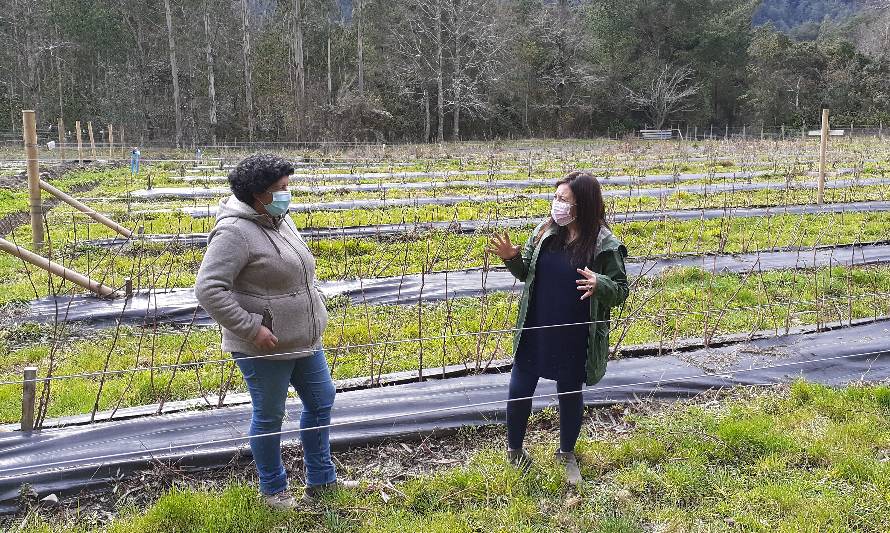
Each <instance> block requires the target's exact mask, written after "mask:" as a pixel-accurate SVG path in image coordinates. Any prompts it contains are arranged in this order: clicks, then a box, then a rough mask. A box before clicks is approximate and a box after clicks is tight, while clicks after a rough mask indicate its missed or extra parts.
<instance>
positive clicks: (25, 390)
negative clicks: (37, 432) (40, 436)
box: [21, 366, 37, 431]
mask: <svg viewBox="0 0 890 533" xmlns="http://www.w3.org/2000/svg"><path fill="white" fill-rule="evenodd" d="M22 376H23V377H24V380H22V420H21V428H22V431H33V430H34V404H35V403H36V399H37V367H34V366H26V367H25V369H24V371H23V372H22Z"/></svg>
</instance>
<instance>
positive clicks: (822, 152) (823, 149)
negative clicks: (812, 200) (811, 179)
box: [816, 109, 828, 205]
mask: <svg viewBox="0 0 890 533" xmlns="http://www.w3.org/2000/svg"><path fill="white" fill-rule="evenodd" d="M827 154H828V110H827V109H823V110H822V138H821V140H820V142H819V194H818V196H817V197H816V201H817V202H818V203H819V204H820V205H821V204H822V201H823V200H824V198H825V160H826V156H827Z"/></svg>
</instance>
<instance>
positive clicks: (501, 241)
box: [485, 232, 519, 261]
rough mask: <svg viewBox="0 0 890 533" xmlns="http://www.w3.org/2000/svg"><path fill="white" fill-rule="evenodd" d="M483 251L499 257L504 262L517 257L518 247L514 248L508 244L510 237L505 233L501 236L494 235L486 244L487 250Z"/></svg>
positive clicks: (510, 243)
mask: <svg viewBox="0 0 890 533" xmlns="http://www.w3.org/2000/svg"><path fill="white" fill-rule="evenodd" d="M485 251H486V252H488V253H490V254H494V255H496V256H498V257H500V258H501V259H503V260H504V261H506V260H507V259H513V258H514V257H516V256H517V255H519V247H518V246H514V245H513V243H512V242H510V235H509V234H507V232H504V234H503V235H498V234H497V233H495V234H494V236H493V237H492V238H491V240H490V241H489V242H488V248H486V249H485Z"/></svg>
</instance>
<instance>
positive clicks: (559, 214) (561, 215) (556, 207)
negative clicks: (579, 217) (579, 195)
mask: <svg viewBox="0 0 890 533" xmlns="http://www.w3.org/2000/svg"><path fill="white" fill-rule="evenodd" d="M572 205H573V204H570V203H568V202H563V201H562V200H560V199H558V198H554V199H553V204H551V205H550V216H551V217H553V221H554V222H556V223H557V224H558V225H560V226H568V225H569V224H571V223H572V222H573V221H574V220H575V217H573V216H572Z"/></svg>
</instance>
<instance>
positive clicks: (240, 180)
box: [229, 154, 294, 204]
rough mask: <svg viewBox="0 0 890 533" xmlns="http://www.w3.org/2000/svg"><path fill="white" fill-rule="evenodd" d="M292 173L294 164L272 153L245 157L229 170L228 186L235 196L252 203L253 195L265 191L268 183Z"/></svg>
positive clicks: (246, 202)
mask: <svg viewBox="0 0 890 533" xmlns="http://www.w3.org/2000/svg"><path fill="white" fill-rule="evenodd" d="M293 173H294V165H293V164H292V163H291V162H290V161H288V160H286V159H283V158H281V157H278V156H276V155H272V154H253V155H249V156H247V157H245V158H244V159H242V160H241V162H240V163H238V165H236V166H235V168H234V169H232V171H231V172H229V187H230V188H231V189H232V194H234V195H235V198H237V199H239V200H241V201H242V202H244V203H245V204H253V195H254V194H260V193H262V192H265V190H266V189H268V188H269V186H270V185H272V184H273V183H275V182H276V181H278V180H280V179H281V178H283V177H284V176H290V175H291V174H293Z"/></svg>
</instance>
